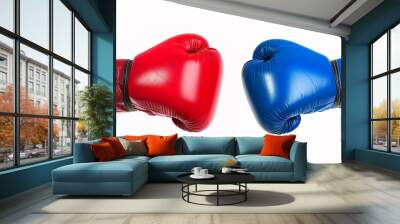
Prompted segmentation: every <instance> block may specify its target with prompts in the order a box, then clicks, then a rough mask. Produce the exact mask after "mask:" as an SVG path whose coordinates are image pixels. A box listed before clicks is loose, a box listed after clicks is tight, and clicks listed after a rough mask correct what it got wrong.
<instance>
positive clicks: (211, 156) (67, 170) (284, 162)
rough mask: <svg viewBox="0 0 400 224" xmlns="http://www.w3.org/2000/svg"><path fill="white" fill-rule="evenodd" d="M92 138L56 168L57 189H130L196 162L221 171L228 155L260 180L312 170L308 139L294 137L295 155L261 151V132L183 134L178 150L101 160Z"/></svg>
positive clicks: (301, 176) (298, 176) (170, 177)
mask: <svg viewBox="0 0 400 224" xmlns="http://www.w3.org/2000/svg"><path fill="white" fill-rule="evenodd" d="M94 143H98V141H91V142H85V143H77V144H75V151H74V163H73V164H70V165H67V166H63V167H59V168H57V169H55V170H53V172H52V177H53V183H52V184H53V193H54V194H67V195H131V194H134V193H135V192H136V191H137V190H138V189H139V188H140V187H141V186H143V185H144V184H145V183H147V182H148V181H152V182H162V181H176V177H177V176H178V175H180V174H183V173H188V172H190V170H191V169H192V168H193V167H196V166H200V167H203V168H207V169H209V170H210V172H218V171H220V169H221V168H222V167H223V166H224V165H225V164H226V163H227V161H228V160H232V159H233V160H236V161H237V162H238V164H239V165H240V166H241V167H242V168H247V169H248V171H249V172H250V173H251V174H253V175H254V176H255V177H256V181H259V182H276V181H279V182H281V181H285V182H304V181H305V180H306V173H307V172H306V170H307V145H306V143H301V142H295V143H293V145H292V148H291V151H290V159H285V158H282V157H276V156H260V155H258V154H259V152H260V149H261V148H262V145H263V138H262V137H188V136H184V137H180V138H178V140H177V142H176V151H177V155H171V156H157V157H153V158H150V157H147V156H128V157H125V158H122V159H118V160H113V161H108V162H96V161H95V158H94V155H93V154H92V152H91V149H90V145H91V144H94Z"/></svg>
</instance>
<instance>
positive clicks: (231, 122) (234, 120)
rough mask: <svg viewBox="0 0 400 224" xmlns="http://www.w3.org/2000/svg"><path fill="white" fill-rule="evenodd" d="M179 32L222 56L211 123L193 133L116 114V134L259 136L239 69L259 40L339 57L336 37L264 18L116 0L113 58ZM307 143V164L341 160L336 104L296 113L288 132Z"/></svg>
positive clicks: (153, 119) (154, 0)
mask: <svg viewBox="0 0 400 224" xmlns="http://www.w3.org/2000/svg"><path fill="white" fill-rule="evenodd" d="M182 33H196V34H200V35H202V36H203V37H205V38H206V39H207V40H208V42H209V44H210V46H211V47H213V48H216V49H217V50H218V51H219V52H220V53H221V55H222V59H223V64H224V72H223V81H222V86H221V92H220V96H219V101H218V105H217V110H216V114H215V116H214V119H213V121H212V123H211V125H210V126H209V127H208V128H207V129H206V130H204V131H202V132H199V133H192V132H185V131H183V130H181V129H179V128H177V127H176V126H175V125H174V124H173V123H172V121H171V119H170V118H166V117H159V116H149V115H147V114H145V113H143V112H129V113H117V135H126V134H132V135H140V134H149V133H151V134H159V135H170V134H173V133H178V134H179V135H181V136H182V135H199V136H263V135H265V133H266V132H265V131H264V130H263V129H262V128H261V126H260V125H258V123H257V121H256V120H255V117H254V115H253V113H252V111H251V108H250V106H249V104H248V102H247V99H246V96H245V92H244V89H243V86H242V80H241V70H242V66H243V64H244V63H245V62H246V61H248V60H250V59H251V57H252V53H253V50H254V48H255V47H256V46H257V45H258V44H259V43H261V42H262V41H265V40H268V39H272V38H280V39H287V40H291V41H294V42H297V43H299V44H301V45H303V46H306V47H308V48H311V49H313V50H315V51H318V52H320V53H322V54H324V55H326V56H327V57H328V58H329V59H336V58H340V56H341V55H340V51H341V45H340V38H339V37H335V36H332V35H327V34H321V33H316V32H311V31H306V30H302V29H297V28H292V27H287V26H282V25H276V24H271V23H266V22H262V21H258V20H253V19H247V18H243V17H238V16H232V15H228V14H223V13H217V12H213V11H208V10H203V9H198V8H192V7H189V6H183V5H179V4H176V3H171V2H166V1H161V0H146V1H131V0H118V1H117V58H119V59H122V58H128V59H132V58H133V57H134V56H135V55H137V54H139V53H140V52H142V51H145V50H146V49H148V48H150V47H152V46H154V45H156V44H158V43H159V42H161V41H163V40H165V39H168V38H170V37H172V36H174V35H177V34H182ZM293 133H294V134H296V135H297V140H298V141H305V142H307V143H308V161H309V162H311V163H338V162H340V161H341V159H340V158H341V147H340V137H341V136H340V134H341V130H340V109H332V110H328V111H325V112H320V113H313V114H309V115H302V121H301V124H300V126H299V128H297V129H296V130H295V131H294V132H293Z"/></svg>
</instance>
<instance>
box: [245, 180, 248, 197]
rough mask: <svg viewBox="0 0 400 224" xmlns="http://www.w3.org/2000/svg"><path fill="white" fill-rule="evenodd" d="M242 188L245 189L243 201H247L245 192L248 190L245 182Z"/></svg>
mask: <svg viewBox="0 0 400 224" xmlns="http://www.w3.org/2000/svg"><path fill="white" fill-rule="evenodd" d="M244 190H245V192H244V201H247V192H248V189H247V183H244Z"/></svg>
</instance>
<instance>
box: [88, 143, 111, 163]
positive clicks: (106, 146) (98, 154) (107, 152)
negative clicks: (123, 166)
mask: <svg viewBox="0 0 400 224" xmlns="http://www.w3.org/2000/svg"><path fill="white" fill-rule="evenodd" d="M91 149H92V152H93V154H94V157H95V158H96V160H97V161H99V162H104V161H110V160H113V159H116V158H117V156H116V155H115V151H114V149H113V147H112V146H111V144H110V143H108V142H102V143H99V144H93V145H91Z"/></svg>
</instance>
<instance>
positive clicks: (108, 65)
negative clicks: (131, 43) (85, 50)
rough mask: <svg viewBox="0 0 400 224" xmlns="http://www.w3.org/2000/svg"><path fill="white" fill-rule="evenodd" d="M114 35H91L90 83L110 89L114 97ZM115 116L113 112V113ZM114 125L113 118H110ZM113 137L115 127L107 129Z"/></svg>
mask: <svg viewBox="0 0 400 224" xmlns="http://www.w3.org/2000/svg"><path fill="white" fill-rule="evenodd" d="M113 43H114V35H113V33H93V34H92V74H93V77H92V81H93V83H96V84H103V85H106V86H107V87H109V88H110V90H111V92H113V95H114V80H115V79H114V61H115V56H114V44H113ZM114 114H115V111H114ZM110 119H112V120H113V124H115V116H113V117H112V118H110ZM109 132H110V135H115V125H113V126H112V127H110V129H109Z"/></svg>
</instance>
